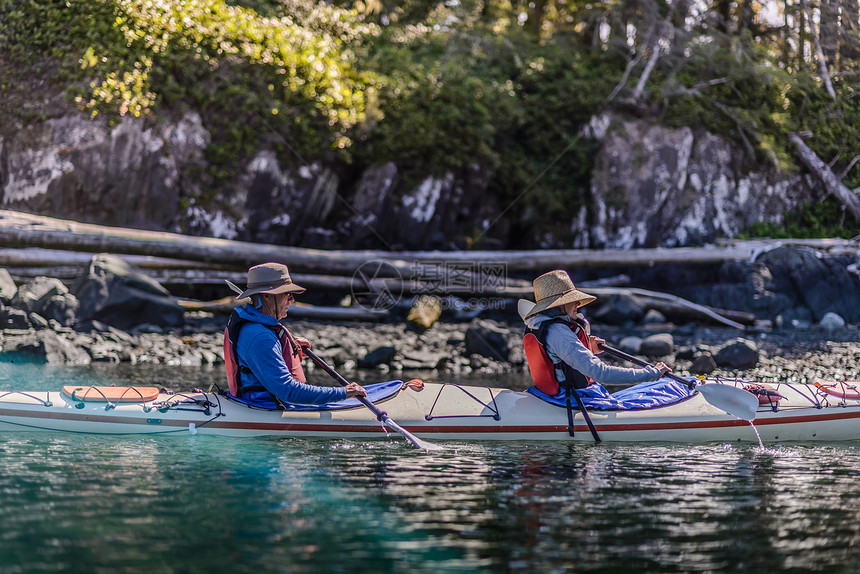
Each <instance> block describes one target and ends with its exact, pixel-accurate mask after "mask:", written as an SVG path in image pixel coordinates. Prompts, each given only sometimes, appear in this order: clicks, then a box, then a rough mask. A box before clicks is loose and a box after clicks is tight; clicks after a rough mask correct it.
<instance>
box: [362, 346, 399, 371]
mask: <svg viewBox="0 0 860 574" xmlns="http://www.w3.org/2000/svg"><path fill="white" fill-rule="evenodd" d="M396 353H397V350H396V349H395V348H394V347H389V346H385V347H377V348H376V349H374V350H372V351H370V352H369V353H367V354H366V355H365V356H364V357H363V358H362V359H360V360H359V361H358V366H359V367H361V368H363V369H372V368H374V367H378V366H380V365H390V364H391V361H393V360H394V355H395V354H396Z"/></svg>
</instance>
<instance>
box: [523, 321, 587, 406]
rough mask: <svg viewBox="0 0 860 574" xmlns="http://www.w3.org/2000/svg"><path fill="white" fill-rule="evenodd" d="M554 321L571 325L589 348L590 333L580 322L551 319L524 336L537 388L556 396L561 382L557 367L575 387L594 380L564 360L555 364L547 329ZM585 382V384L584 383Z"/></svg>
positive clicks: (531, 371) (524, 346) (529, 363)
mask: <svg viewBox="0 0 860 574" xmlns="http://www.w3.org/2000/svg"><path fill="white" fill-rule="evenodd" d="M553 323H562V324H563V325H566V326H568V327H570V329H571V330H572V331H573V332H574V333H575V334H576V337H577V339H579V341H580V343H582V344H583V345H585V347H586V348H589V340H588V333H587V332H586V331H585V329H583V328H582V326H581V325H580V324H579V323H576V322H573V323H568V322H567V321H564V320H563V319H560V318H559V319H554V320H553V319H550V320H547V321H544V322H543V323H541V325H540V327H539V328H538V329H537V331H534V330H531V329H527V330H526V334H525V336H524V337H523V348H524V349H525V353H526V363H527V364H528V367H529V373H530V374H531V376H532V382H533V383H534V385H535V387H536V388H537V390H539V391H541V392H542V393H544V394H546V395H549V396H551V397H554V396H555V395H557V394H558V391H559V387H560V384H559V382H558V378H557V377H556V375H555V371H556V369H559V370H561V371H562V372H563V373H564V375H565V383H566V384H572V385H573V386H574V387H575V388H578V389H581V388H584V387H586V386H588V385H589V384H591V383H593V382H594V381H593V380H592V379H590V378H588V377H586V376H585V375H583V374H582V373H580V372H579V371H577V370H575V369H573V368H572V367H571V366H570V365H568V364H566V363H564V362H562V363H559V364H553V362H552V361H551V360H550V358H549V355H548V354H547V352H546V348H545V345H546V331H547V329H548V328H549V326H550V325H552V324H553ZM583 382H584V383H585V384H583Z"/></svg>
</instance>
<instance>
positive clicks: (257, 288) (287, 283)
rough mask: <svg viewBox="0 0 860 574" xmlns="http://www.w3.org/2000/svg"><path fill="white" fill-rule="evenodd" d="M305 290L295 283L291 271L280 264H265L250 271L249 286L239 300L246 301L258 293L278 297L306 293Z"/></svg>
mask: <svg viewBox="0 0 860 574" xmlns="http://www.w3.org/2000/svg"><path fill="white" fill-rule="evenodd" d="M304 291H305V288H304V287H301V286H299V285H296V284H295V283H293V280H292V279H291V278H290V270H289V269H288V268H287V266H286V265H282V264H280V263H263V264H262V265H255V266H253V267H251V268H250V269H248V285H247V286H246V287H245V290H244V291H242V293H240V294H239V296H238V297H237V299H244V298H246V297H250V296H251V295H256V294H257V293H267V294H269V295H276V294H278V293H296V294H298V293H304Z"/></svg>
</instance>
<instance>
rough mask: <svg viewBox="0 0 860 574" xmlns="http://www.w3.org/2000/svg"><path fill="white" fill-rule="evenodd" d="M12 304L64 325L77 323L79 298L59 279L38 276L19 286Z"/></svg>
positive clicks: (68, 325)
mask: <svg viewBox="0 0 860 574" xmlns="http://www.w3.org/2000/svg"><path fill="white" fill-rule="evenodd" d="M12 305H13V306H15V307H16V308H18V309H21V310H23V311H27V312H30V313H37V314H39V315H40V316H41V317H43V318H44V319H46V320H48V321H50V320H52V319H53V320H54V321H56V322H57V323H59V324H60V325H62V326H63V327H70V326H72V325H74V324H75V316H76V314H77V311H78V306H79V304H78V299H77V297H75V296H74V295H72V294H71V293H70V292H69V289H68V288H67V287H66V286H65V285H64V284H63V282H62V281H60V280H59V279H54V278H51V277H36V278H35V279H33V280H32V281H29V282H27V283H25V284H24V285H22V286H21V287H19V288H18V292H17V293H16V294H15V297H14V298H13V299H12Z"/></svg>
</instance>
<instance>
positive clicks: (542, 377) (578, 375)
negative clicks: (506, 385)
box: [523, 269, 671, 396]
mask: <svg viewBox="0 0 860 574" xmlns="http://www.w3.org/2000/svg"><path fill="white" fill-rule="evenodd" d="M533 285H534V294H535V301H537V303H536V304H535V306H534V307H533V308H532V309H531V310H530V311H529V312H528V313H527V314H526V315H525V316H524V317H523V321H524V322H525V324H526V327H527V329H526V338H525V341H524V344H525V348H526V359H527V361H528V365H529V370H530V372H531V374H532V378H533V379H534V381H535V386H536V387H538V389H539V390H540V391H542V392H544V393H546V394H548V395H550V396H555V395H556V394H557V393H558V391H559V385H561V386H562V387H565V386H566V384H565V383H567V385H571V386H572V387H573V388H576V389H581V388H584V387H586V386H587V385H589V384H590V383H592V382H595V381H596V382H598V383H603V384H627V383H631V384H632V383H643V382H646V381H656V380H657V379H659V378H660V377H662V376H663V375H664V374H666V373H667V372H669V371H670V370H671V369H670V368H669V367H668V366H667V365H666V364H665V363H662V362H661V363H657V364H656V365H654V366H648V367H645V368H642V369H635V368H627V367H615V366H611V365H608V364H606V363H604V362H603V361H601V360H600V359H599V358H598V357H597V356H596V355H597V354H598V353H600V352H601V349H600V345H601V344H602V343H604V342H605V341H604V340H603V339H601V338H599V337H595V336H593V335H592V334H591V328H590V326H589V324H588V322H587V321H586V320H585V317H583V315H582V314H581V313H579V308H580V307H583V306H585V305H588V304H589V303H591V302H592V301H594V300H595V299H596V297H594V296H592V295H588V294H587V293H583V292H582V291H579V290H578V289H576V287H575V286H574V284H573V281H571V279H570V276H569V275H568V274H567V273H566V272H565V271H562V270H560V269H559V270H555V271H550V272H549V273H545V274H543V275H541V276H540V277H538V278H537V279H535V280H534V282H533ZM530 337H531V339H530Z"/></svg>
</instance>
